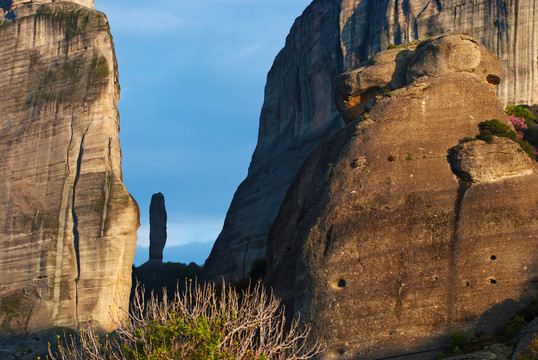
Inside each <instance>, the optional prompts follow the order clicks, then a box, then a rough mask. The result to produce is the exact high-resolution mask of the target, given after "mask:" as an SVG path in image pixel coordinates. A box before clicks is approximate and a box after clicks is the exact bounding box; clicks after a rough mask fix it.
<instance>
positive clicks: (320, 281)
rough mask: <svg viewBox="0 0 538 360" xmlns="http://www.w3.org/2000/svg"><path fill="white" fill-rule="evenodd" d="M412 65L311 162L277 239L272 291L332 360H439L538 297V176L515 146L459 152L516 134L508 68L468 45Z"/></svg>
mask: <svg viewBox="0 0 538 360" xmlns="http://www.w3.org/2000/svg"><path fill="white" fill-rule="evenodd" d="M469 49H475V50H478V53H479V54H482V55H480V56H478V57H475V56H473V57H466V56H465V55H466V54H468V53H469ZM401 51H404V52H405V53H404V54H406V55H408V56H409V59H410V60H409V62H408V66H407V67H406V68H405V69H406V71H404V69H403V68H398V71H401V72H404V73H405V75H406V76H404V77H401V78H403V79H407V80H406V82H405V83H404V84H402V87H401V88H399V89H396V90H394V91H392V92H391V93H385V94H381V95H378V96H377V97H375V98H374V99H373V103H372V104H370V107H371V108H370V112H369V115H368V117H366V116H362V117H361V118H359V119H357V120H355V121H352V122H350V123H349V125H347V127H345V128H344V129H342V130H340V131H339V132H338V133H337V134H335V135H334V136H332V137H331V138H329V139H328V140H326V141H325V142H323V143H322V144H320V145H319V146H318V147H317V148H316V149H315V150H314V151H313V152H312V154H311V155H310V156H309V158H308V159H307V160H306V161H305V162H304V164H303V165H302V166H301V168H300V170H299V171H298V173H297V176H296V177H295V179H294V180H293V182H292V185H291V186H290V189H289V191H288V193H287V195H286V197H285V200H284V202H283V204H282V207H281V209H280V212H279V214H278V216H277V218H276V220H275V222H274V224H273V226H272V228H271V232H270V235H269V241H268V248H267V257H266V260H267V266H268V275H267V282H268V283H269V284H270V285H272V286H273V288H274V289H275V292H276V293H277V294H279V295H280V296H283V298H284V301H285V302H286V304H287V307H286V308H287V309H288V311H289V312H290V314H291V313H293V314H295V313H297V312H300V314H301V318H302V319H304V320H305V321H306V322H308V323H310V324H311V325H312V326H313V333H314V334H313V335H314V337H316V336H317V337H319V338H321V339H323V341H324V342H325V343H326V344H327V351H326V352H325V354H324V358H325V359H357V358H360V359H377V358H383V357H387V356H396V355H402V354H410V353H415V354H414V355H410V356H407V357H405V356H402V357H399V358H409V359H421V358H423V359H435V358H436V356H437V353H436V352H435V351H431V352H430V351H429V350H430V349H439V348H442V347H443V346H444V345H446V343H447V342H448V338H449V336H450V332H451V331H452V330H459V331H466V332H468V334H469V335H471V336H473V335H475V334H478V333H481V332H485V333H488V334H492V335H493V334H495V332H496V330H497V329H498V328H499V327H500V326H502V325H503V324H504V323H505V322H506V321H507V320H509V318H510V317H511V316H513V315H514V313H515V312H516V311H517V310H518V309H520V308H521V307H522V306H524V305H526V304H528V303H529V301H530V300H532V299H534V296H535V293H536V291H537V290H538V283H537V282H536V279H537V278H538V255H537V254H538V237H537V234H538V220H537V218H536V215H537V212H538V166H537V164H536V162H535V161H533V160H531V159H530V157H529V156H528V155H527V154H526V153H524V152H523V150H522V149H521V148H520V147H519V145H518V144H517V143H516V142H514V141H512V140H509V139H506V138H494V141H492V143H491V144H488V143H485V142H483V141H480V140H475V141H470V142H466V143H464V144H463V145H462V146H458V145H459V144H460V143H461V142H462V140H464V139H465V138H467V137H472V136H475V135H476V134H477V133H478V124H479V123H480V122H482V121H487V120H491V119H498V120H500V121H502V122H503V123H505V124H507V125H510V122H509V120H508V118H507V116H506V115H505V114H504V111H503V106H502V104H501V103H500V102H499V100H498V99H497V96H496V94H495V87H496V85H495V84H492V83H491V82H489V81H488V79H489V80H491V79H492V77H491V76H489V75H495V74H496V71H497V70H496V69H498V64H497V65H496V64H495V63H494V62H492V59H491V57H490V54H489V52H488V51H487V50H486V49H485V48H484V47H482V46H480V45H477V44H476V43H475V42H473V41H472V39H469V38H468V37H465V36H459V35H457V36H454V35H453V36H443V37H439V38H435V39H432V40H429V41H425V42H423V43H421V44H419V45H418V46H417V48H416V49H415V50H414V51H411V53H410V54H409V53H407V51H409V49H401ZM389 52H390V51H389ZM385 55H387V54H385ZM389 55H390V53H389V54H388V55H387V57H389ZM452 56H455V57H456V58H457V59H459V60H458V62H457V66H453V65H454V63H453V62H452ZM428 58H429V59H434V60H435V61H434V62H431V63H430V65H427V66H422V69H428V70H427V75H426V74H425V75H424V76H421V77H415V76H413V74H416V73H417V69H418V68H419V67H418V66H417V63H418V62H417V61H419V60H424V59H428ZM462 59H463V60H462ZM484 59H485V60H487V61H482V60H484ZM415 60H416V61H415ZM433 63H435V64H436V66H431V64H433ZM424 64H425V63H424V62H423V65H424ZM481 64H482V65H481ZM376 66H382V68H386V63H383V64H379V65H377V64H374V65H372V67H374V68H375V67H376ZM462 68H464V69H467V70H468V69H469V68H475V69H481V70H480V71H479V72H475V71H472V72H471V71H459V70H461V69H462ZM441 70H442V71H441ZM395 71H396V70H395ZM419 72H420V71H419ZM349 75H350V74H349V73H348V74H344V75H343V76H344V77H349ZM496 82H497V81H493V83H496ZM344 85H345V84H343V83H341V82H337V83H336V86H337V87H340V86H344ZM346 89H347V90H346ZM348 90H349V91H350V92H349V93H348V94H347V95H348V96H350V97H352V92H351V90H352V89H351V90H350V88H349V87H345V86H344V89H342V88H338V89H336V91H337V92H341V93H342V94H344V95H345V94H346V91H348ZM344 97H345V96H344ZM356 106H360V103H357V105H356ZM351 109H352V108H351ZM456 146H458V148H459V152H458V153H457V154H455V155H454V157H452V156H448V153H449V151H450V153H452V151H453V149H454V147H456ZM463 169H464V170H465V171H466V173H464V172H463ZM464 174H467V175H468V176H464ZM422 351H424V352H423V353H422ZM416 352H421V353H420V354H418V353H416Z"/></svg>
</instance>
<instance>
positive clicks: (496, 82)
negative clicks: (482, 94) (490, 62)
mask: <svg viewBox="0 0 538 360" xmlns="http://www.w3.org/2000/svg"><path fill="white" fill-rule="evenodd" d="M486 81H487V82H488V83H490V84H491V85H499V84H500V83H501V78H500V77H498V76H497V75H493V74H489V75H488V76H487V77H486Z"/></svg>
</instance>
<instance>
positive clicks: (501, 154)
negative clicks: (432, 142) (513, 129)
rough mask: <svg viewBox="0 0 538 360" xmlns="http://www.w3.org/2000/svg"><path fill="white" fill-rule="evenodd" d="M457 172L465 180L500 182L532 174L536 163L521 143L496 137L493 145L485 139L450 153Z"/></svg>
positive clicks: (467, 144) (467, 143)
mask: <svg viewBox="0 0 538 360" xmlns="http://www.w3.org/2000/svg"><path fill="white" fill-rule="evenodd" d="M451 163H452V166H453V167H454V170H455V172H456V173H457V174H458V175H459V176H460V177H461V178H462V179H465V180H466V181H473V182H484V181H497V180H500V179H503V178H506V177H510V176H519V175H528V174H530V173H532V172H533V169H534V167H535V165H536V162H535V161H533V160H532V159H531V158H530V157H529V156H528V155H527V154H526V153H525V152H524V151H523V150H522V149H521V147H520V146H519V144H518V143H516V142H515V141H512V140H510V139H506V138H498V137H496V138H495V139H494V140H493V143H491V144H488V143H487V142H485V141H482V140H474V141H470V142H466V143H464V144H462V145H461V146H458V147H457V148H456V149H455V150H454V152H453V154H451Z"/></svg>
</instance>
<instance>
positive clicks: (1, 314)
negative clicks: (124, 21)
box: [0, 2, 139, 335]
mask: <svg viewBox="0 0 538 360" xmlns="http://www.w3.org/2000/svg"><path fill="white" fill-rule="evenodd" d="M11 15H12V16H10V19H14V20H9V21H6V22H4V23H2V24H0V64H2V71H0V114H1V115H0V116H1V118H2V121H1V122H0V154H1V155H0V159H1V160H0V198H2V201H1V202H0V250H1V251H0V274H2V275H1V276H0V308H1V309H2V311H0V334H1V335H5V334H20V333H27V332H35V331H39V330H42V329H47V328H51V327H55V326H61V327H70V328H76V327H77V326H78V325H79V324H81V323H83V322H91V323H93V324H94V325H95V326H96V327H97V328H99V329H102V330H111V329H112V328H113V327H114V321H117V320H118V318H119V317H121V316H123V314H124V313H122V312H121V311H120V310H119V307H125V308H126V307H127V306H128V300H129V292H130V287H131V266H132V263H133V257H134V252H135V246H136V231H137V228H138V226H139V220H138V219H139V213H138V206H137V204H136V202H135V201H134V199H133V198H132V197H131V195H130V194H129V193H128V192H127V190H126V188H125V186H124V185H123V182H122V172H121V150H120V143H119V137H118V134H119V115H118V111H117V103H118V100H119V90H120V88H119V83H118V72H117V64H116V58H115V54H114V45H113V42H112V36H111V35H110V31H109V26H108V22H107V19H106V17H105V15H103V14H102V13H100V12H98V11H95V10H92V9H89V8H87V7H81V6H80V5H78V4H75V3H72V2H61V3H58V2H55V3H50V4H30V5H24V6H19V7H17V8H16V9H15V10H14V11H13V12H12V13H11Z"/></svg>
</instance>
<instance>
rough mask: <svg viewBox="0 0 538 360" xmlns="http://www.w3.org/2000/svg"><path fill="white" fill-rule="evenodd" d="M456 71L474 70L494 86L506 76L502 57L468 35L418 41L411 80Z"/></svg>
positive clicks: (412, 60)
mask: <svg viewBox="0 0 538 360" xmlns="http://www.w3.org/2000/svg"><path fill="white" fill-rule="evenodd" d="M454 72H465V73H469V74H473V75H475V76H477V77H478V78H480V79H482V80H484V81H486V82H488V83H490V84H491V85H493V86H497V85H499V84H500V83H501V78H502V74H501V66H500V64H499V61H498V60H497V58H496V57H495V55H494V54H493V53H492V52H491V51H489V50H488V49H487V48H486V47H485V46H483V45H480V44H478V43H477V42H476V40H474V39H473V38H471V37H469V36H465V35H440V36H436V37H434V38H432V39H429V40H426V41H423V42H421V43H420V44H418V46H417V48H416V50H415V51H414V54H413V58H412V59H411V62H410V63H409V66H408V70H407V83H408V84H411V83H412V82H413V81H415V80H417V79H418V78H420V77H422V76H436V75H444V74H449V73H454Z"/></svg>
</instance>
